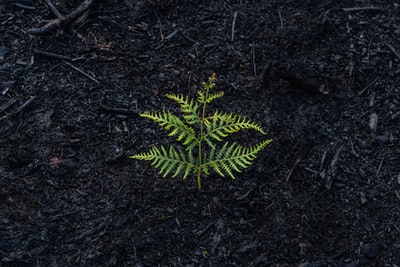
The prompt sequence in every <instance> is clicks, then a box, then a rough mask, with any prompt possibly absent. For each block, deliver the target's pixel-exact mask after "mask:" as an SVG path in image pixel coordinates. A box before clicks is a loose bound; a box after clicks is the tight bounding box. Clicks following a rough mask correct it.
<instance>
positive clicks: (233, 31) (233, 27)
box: [231, 10, 238, 42]
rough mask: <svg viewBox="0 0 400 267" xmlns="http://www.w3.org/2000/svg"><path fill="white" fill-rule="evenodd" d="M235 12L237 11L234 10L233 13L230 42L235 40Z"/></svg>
mask: <svg viewBox="0 0 400 267" xmlns="http://www.w3.org/2000/svg"><path fill="white" fill-rule="evenodd" d="M237 14H238V11H237V10H236V11H235V13H234V14H233V21H232V35H231V42H233V41H235V26H236V18H237Z"/></svg>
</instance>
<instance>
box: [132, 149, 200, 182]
mask: <svg viewBox="0 0 400 267" xmlns="http://www.w3.org/2000/svg"><path fill="white" fill-rule="evenodd" d="M130 158H132V159H138V160H148V161H151V165H152V166H153V167H154V168H156V169H159V172H160V174H161V175H162V176H163V177H166V176H167V175H168V174H170V173H171V172H172V171H174V170H175V173H174V174H173V175H172V177H176V176H178V175H179V174H180V173H181V172H182V171H183V179H186V177H187V176H188V175H189V174H190V173H193V172H194V171H196V170H197V165H196V160H195V159H194V157H193V154H192V152H191V151H189V153H188V156H186V155H185V153H184V152H183V151H181V150H179V149H176V148H174V147H173V146H170V147H169V149H168V150H167V149H166V148H165V147H164V146H162V145H161V146H160V147H152V148H151V149H150V150H149V151H148V152H144V153H140V154H136V155H133V156H130Z"/></svg>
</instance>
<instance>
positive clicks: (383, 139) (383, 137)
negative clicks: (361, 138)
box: [376, 134, 390, 144]
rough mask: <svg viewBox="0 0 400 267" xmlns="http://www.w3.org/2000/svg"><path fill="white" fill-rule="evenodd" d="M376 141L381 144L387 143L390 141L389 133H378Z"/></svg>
mask: <svg viewBox="0 0 400 267" xmlns="http://www.w3.org/2000/svg"><path fill="white" fill-rule="evenodd" d="M376 141H378V142H379V143H381V144H384V143H387V142H389V141H390V137H389V136H388V135H386V134H383V135H378V136H377V137H376Z"/></svg>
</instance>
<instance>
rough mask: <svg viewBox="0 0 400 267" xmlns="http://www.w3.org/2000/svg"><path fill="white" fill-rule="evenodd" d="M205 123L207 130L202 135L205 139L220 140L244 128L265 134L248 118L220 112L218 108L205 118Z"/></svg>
mask: <svg viewBox="0 0 400 267" xmlns="http://www.w3.org/2000/svg"><path fill="white" fill-rule="evenodd" d="M205 125H206V131H207V133H206V135H205V136H204V139H205V140H207V139H209V138H213V139H215V140H217V141H222V139H223V138H225V137H227V136H228V135H229V134H232V133H235V132H238V131H240V130H244V129H253V130H256V131H258V132H260V133H262V134H267V133H266V132H265V131H264V130H263V129H262V128H261V126H260V125H259V124H257V123H255V122H253V121H251V120H250V119H247V118H245V117H241V116H240V115H236V114H232V113H222V112H219V111H218V110H217V111H215V113H214V114H213V115H212V116H211V117H209V118H207V120H206V121H205Z"/></svg>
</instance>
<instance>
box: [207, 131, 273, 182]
mask: <svg viewBox="0 0 400 267" xmlns="http://www.w3.org/2000/svg"><path fill="white" fill-rule="evenodd" d="M271 141H272V140H271V139H268V140H265V141H263V142H261V143H259V144H257V145H255V146H253V147H244V146H241V145H239V144H238V143H236V142H234V143H232V144H229V143H228V142H226V143H225V144H224V145H223V146H222V147H221V148H220V150H219V151H218V152H216V151H215V149H211V151H210V154H209V155H208V158H207V162H205V163H204V164H203V166H202V168H203V170H206V169H208V168H212V169H213V170H214V171H215V172H217V173H218V174H219V175H221V176H223V177H225V174H227V175H229V176H230V177H231V178H232V179H235V176H234V173H233V172H234V171H235V172H241V171H242V169H246V168H247V167H248V166H249V165H250V164H251V163H252V162H253V161H254V159H255V158H256V157H257V154H258V153H259V152H260V151H261V150H262V149H264V148H265V147H266V146H267V145H268V144H269V143H271ZM215 152H216V153H215Z"/></svg>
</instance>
